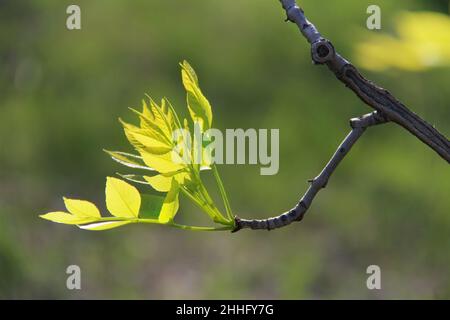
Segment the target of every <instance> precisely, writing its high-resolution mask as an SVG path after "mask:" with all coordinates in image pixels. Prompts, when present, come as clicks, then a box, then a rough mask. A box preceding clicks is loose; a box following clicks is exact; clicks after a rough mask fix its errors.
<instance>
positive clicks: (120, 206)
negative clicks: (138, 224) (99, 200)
mask: <svg viewBox="0 0 450 320" xmlns="http://www.w3.org/2000/svg"><path fill="white" fill-rule="evenodd" d="M105 193H106V207H107V208H108V211H109V212H111V214H112V215H113V216H116V217H124V218H125V217H127V218H137V217H138V215H139V208H140V206H141V195H140V194H139V191H138V190H137V189H136V188H135V187H133V186H132V185H130V184H128V183H126V182H125V181H123V180H120V179H116V178H112V177H108V178H107V180H106V190H105Z"/></svg>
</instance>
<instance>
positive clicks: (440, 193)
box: [0, 0, 450, 299]
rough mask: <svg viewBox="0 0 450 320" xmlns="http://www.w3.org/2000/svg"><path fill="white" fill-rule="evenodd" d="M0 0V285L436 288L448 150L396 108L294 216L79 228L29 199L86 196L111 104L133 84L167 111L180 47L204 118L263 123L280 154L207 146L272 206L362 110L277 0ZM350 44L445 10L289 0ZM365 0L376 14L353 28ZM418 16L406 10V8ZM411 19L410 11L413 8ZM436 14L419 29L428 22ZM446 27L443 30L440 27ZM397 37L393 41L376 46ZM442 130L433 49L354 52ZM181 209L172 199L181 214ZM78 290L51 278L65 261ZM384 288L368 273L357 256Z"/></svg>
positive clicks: (212, 290)
mask: <svg viewBox="0 0 450 320" xmlns="http://www.w3.org/2000/svg"><path fill="white" fill-rule="evenodd" d="M75 2H76V4H78V5H79V6H80V7H81V11H82V30H80V31H68V30H67V29H66V26H65V24H66V18H67V14H66V8H67V6H68V5H69V4H72V3H73V1H70V2H69V1H56V0H53V1H50V0H42V1H25V0H22V1H13V0H1V1H0V119H1V125H0V298H58V299H73V298H94V299H97V298H100V299H103V298H113V299H116V298H125V299H129V298H138V299H158V298H173V299H179V298H181V299H188V298H189V299H218V298H236V299H241V298H242V299H244V298H247V299H259V298H273V299H305V298H312V299H316V298H332V299H339V298H350V299H355V298H368V299H380V298H387V299H399V298H406V299H411V298H425V299H432V298H450V270H449V269H450V268H449V265H450V250H449V249H450V170H449V166H448V164H447V163H446V162H445V161H443V160H442V159H441V158H440V157H439V156H437V155H436V154H435V153H434V152H433V151H431V150H430V149H429V148H428V147H426V146H425V145H423V144H422V143H421V142H419V141H418V140H417V139H416V138H414V137H413V136H411V135H410V134H409V133H407V132H406V131H405V130H403V129H402V128H400V127H398V126H396V125H393V124H389V125H385V126H382V127H377V128H373V129H370V130H369V131H368V132H367V134H366V135H365V136H364V137H363V138H362V140H361V141H360V142H359V143H358V144H357V146H355V148H354V149H353V150H352V152H351V154H350V155H349V157H347V158H346V159H345V161H344V162H343V163H342V165H341V166H340V167H339V169H338V171H337V172H336V174H335V175H334V176H333V177H332V180H331V181H330V183H329V185H328V188H327V189H326V190H324V191H323V192H322V193H320V194H319V196H318V198H317V199H316V201H315V202H314V204H313V206H312V208H311V209H310V211H309V212H308V215H307V217H306V218H305V220H304V221H303V222H302V223H301V224H294V225H292V226H290V227H288V228H284V229H282V230H279V231H273V232H270V233H268V232H255V231H242V232H239V233H237V234H233V235H231V234H229V233H227V232H226V233H208V234H205V233H192V232H185V231H180V230H175V229H168V228H163V227H158V226H147V225H142V226H141V225H133V226H127V227H124V228H119V229H115V230H112V231H109V232H99V233H95V232H88V231H82V230H79V229H77V228H76V227H71V226H64V225H58V224H54V223H50V222H48V221H44V220H42V219H39V218H38V215H39V214H42V213H45V212H48V211H52V210H59V209H63V208H64V207H63V202H62V199H61V197H62V196H63V195H66V196H69V197H75V198H83V199H88V200H91V201H94V202H96V203H97V204H101V203H103V201H104V183H105V176H107V175H113V174H114V173H115V172H117V171H120V170H122V171H123V168H121V167H120V166H119V165H117V164H116V163H114V162H113V161H111V160H110V159H109V158H108V156H107V155H106V154H104V153H103V152H102V148H109V149H118V150H128V151H131V149H130V147H129V146H128V145H127V143H126V139H125V137H124V136H123V132H122V130H121V127H120V125H119V123H118V121H117V118H118V117H123V118H125V119H127V120H131V119H133V117H132V116H131V114H130V112H129V110H128V109H127V108H128V107H133V106H139V104H140V100H141V98H143V97H144V94H145V93H149V94H151V95H152V96H154V97H155V98H161V97H162V96H167V97H169V98H170V99H171V101H172V102H173V104H174V105H175V107H176V108H177V110H179V111H180V112H182V113H183V112H184V114H186V110H185V102H184V100H185V97H184V92H183V88H182V85H181V82H180V76H179V66H178V62H180V61H182V60H183V59H187V60H188V61H190V62H191V64H192V65H193V66H194V67H195V68H196V70H197V72H198V74H199V77H200V81H201V85H202V88H203V90H204V92H205V94H206V95H207V96H208V98H209V100H210V101H211V104H212V105H213V108H214V114H215V120H214V122H215V126H217V127H218V128H222V129H224V128H239V127H240V128H280V171H279V174H278V175H275V176H260V175H259V167H258V166H222V167H221V171H222V176H223V179H224V182H225V185H226V187H227V190H228V192H229V195H230V198H231V202H232V206H233V209H234V211H235V212H236V213H238V214H239V215H240V216H243V217H246V218H252V217H255V218H256V217H258V218H262V217H269V216H272V215H277V214H279V213H281V212H283V211H285V210H287V209H289V208H291V207H292V206H294V205H295V203H296V202H297V201H298V199H299V197H300V196H301V195H302V194H303V192H304V191H305V190H306V188H307V186H308V184H307V182H306V181H307V180H308V179H309V178H312V177H313V176H315V175H316V174H318V172H319V171H320V170H321V169H322V167H323V166H324V164H325V163H326V162H327V161H328V159H329V158H330V156H331V154H332V153H333V152H334V150H335V148H336V147H337V145H338V144H339V142H340V141H341V140H342V139H343V137H344V136H345V135H346V134H347V132H348V131H349V126H348V119H350V118H351V117H354V116H358V115H362V114H364V113H367V112H369V111H370V109H369V108H368V107H367V106H365V105H363V104H362V103H361V102H360V101H359V100H358V99H357V98H356V97H355V96H354V95H353V94H352V93H351V92H350V91H349V90H347V89H346V88H345V87H344V86H342V85H341V84H339V83H338V82H337V81H336V79H335V78H334V76H333V75H332V74H330V73H329V72H328V70H326V68H324V67H316V66H313V65H312V64H311V61H310V56H309V48H308V46H307V44H306V43H305V41H304V39H302V38H301V37H300V36H299V34H298V30H297V29H296V27H295V26H294V25H291V24H286V23H283V19H284V18H285V15H284V13H283V11H282V9H281V7H280V4H279V2H278V1H276V0H266V1H262V0H243V1H229V0H214V1H206V0H191V1H162V0H152V1H144V0H139V1H111V0H108V1H106V0H96V1H87V0H77V1H75ZM300 2H301V4H302V6H303V7H304V9H305V10H306V12H307V15H308V17H309V18H310V19H311V20H312V21H313V22H314V23H315V24H316V25H317V26H318V27H319V29H320V30H321V31H322V33H323V34H324V35H325V36H327V37H329V38H330V39H332V40H333V42H334V44H335V46H336V47H337V48H338V50H339V51H340V52H341V53H342V54H343V55H344V56H346V57H348V58H349V59H351V60H355V59H361V57H356V56H355V52H356V51H355V46H356V45H357V44H358V43H359V42H361V41H365V40H366V39H367V38H368V37H370V36H371V35H373V34H377V33H378V34H380V33H387V34H392V33H393V32H394V31H395V28H394V23H395V20H394V19H395V17H396V15H397V14H398V13H399V12H402V11H434V12H441V13H445V14H447V15H448V8H449V7H448V1H446V0H445V1H437V0H435V1H428V0H422V1H419V0H405V1H395V2H394V1H388V0H383V1H381V0H380V1H375V2H374V1H365V0H363V1H361V0H358V1H357V0H341V1H320V2H318V1H313V0H303V1H300ZM370 4H378V5H380V6H381V8H382V23H383V29H382V30H381V31H369V30H367V29H366V28H365V23H366V19H367V16H368V15H367V14H366V9H367V7H368V5H370ZM418 23H420V21H418ZM426 27H427V26H424V28H426ZM429 32H431V33H432V32H433V30H429ZM447 32H448V33H450V30H448V31H447ZM385 54H386V55H396V54H399V52H386V53H385ZM363 71H364V73H365V74H366V76H368V77H369V78H371V79H373V80H374V81H376V82H378V83H379V84H380V85H382V86H384V87H387V88H389V90H390V91H391V92H393V93H394V94H395V95H396V96H397V97H398V98H399V99H400V100H402V101H403V102H404V103H405V104H406V105H408V106H410V108H411V109H412V110H414V111H415V112H417V113H418V114H420V115H421V116H422V117H423V118H425V119H427V121H429V122H431V123H433V124H435V125H436V126H437V127H438V128H439V129H440V130H441V132H443V133H444V134H445V135H446V136H447V137H449V136H450V109H449V102H450V90H449V83H450V68H449V67H448V66H445V65H442V66H437V67H433V68H428V69H426V70H424V71H421V72H407V71H401V70H396V69H391V70H386V71H383V72H372V71H370V70H363ZM197 214H198V213H197V212H196V209H195V208H193V207H192V206H191V205H190V204H188V203H187V202H186V201H184V202H183V203H182V210H181V212H180V217H181V216H184V217H187V218H189V217H194V216H196V215H197ZM71 264H76V265H79V266H80V267H81V272H82V290H79V291H77V290H74V291H70V290H67V289H66V278H67V275H66V273H65V271H66V268H67V266H68V265H71ZM372 264H376V265H379V266H380V267H381V270H382V290H380V291H377V290H375V291H369V290H368V289H367V288H366V279H367V274H366V268H367V267H368V266H369V265H372Z"/></svg>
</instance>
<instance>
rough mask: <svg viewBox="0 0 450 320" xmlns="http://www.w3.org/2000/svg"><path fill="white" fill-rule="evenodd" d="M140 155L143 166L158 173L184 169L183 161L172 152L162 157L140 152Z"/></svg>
mask: <svg viewBox="0 0 450 320" xmlns="http://www.w3.org/2000/svg"><path fill="white" fill-rule="evenodd" d="M141 154H142V158H143V159H144V162H145V164H146V165H147V166H149V167H151V168H153V169H155V170H156V171H158V172H159V173H170V172H176V171H180V170H183V169H184V168H185V167H186V164H184V163H183V159H182V158H181V157H180V156H179V155H178V154H177V153H176V152H174V151H171V152H168V153H166V154H163V155H155V154H151V153H147V152H142V153H141Z"/></svg>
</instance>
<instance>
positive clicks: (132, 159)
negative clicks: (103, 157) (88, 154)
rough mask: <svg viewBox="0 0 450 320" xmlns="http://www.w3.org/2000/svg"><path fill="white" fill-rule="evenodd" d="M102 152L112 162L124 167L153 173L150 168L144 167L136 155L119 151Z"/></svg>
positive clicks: (140, 158) (139, 157)
mask: <svg viewBox="0 0 450 320" xmlns="http://www.w3.org/2000/svg"><path fill="white" fill-rule="evenodd" d="M104 151H105V152H106V153H107V154H109V155H110V156H111V158H112V159H113V160H114V161H116V162H118V163H120V164H121V165H124V166H126V167H130V168H133V169H142V170H149V171H155V170H153V169H152V168H149V167H147V166H146V165H145V163H144V161H143V160H142V157H141V156H137V155H134V154H130V153H126V152H120V151H108V150H104Z"/></svg>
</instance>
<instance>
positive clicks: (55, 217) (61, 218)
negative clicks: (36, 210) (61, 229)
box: [40, 211, 99, 224]
mask: <svg viewBox="0 0 450 320" xmlns="http://www.w3.org/2000/svg"><path fill="white" fill-rule="evenodd" d="M40 217H41V218H42V219H45V220H50V221H53V222H57V223H64V224H83V223H91V222H94V221H97V220H98V219H99V218H97V217H82V216H75V215H73V214H70V213H67V212H62V211H58V212H50V213H47V214H44V215H41V216H40Z"/></svg>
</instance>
